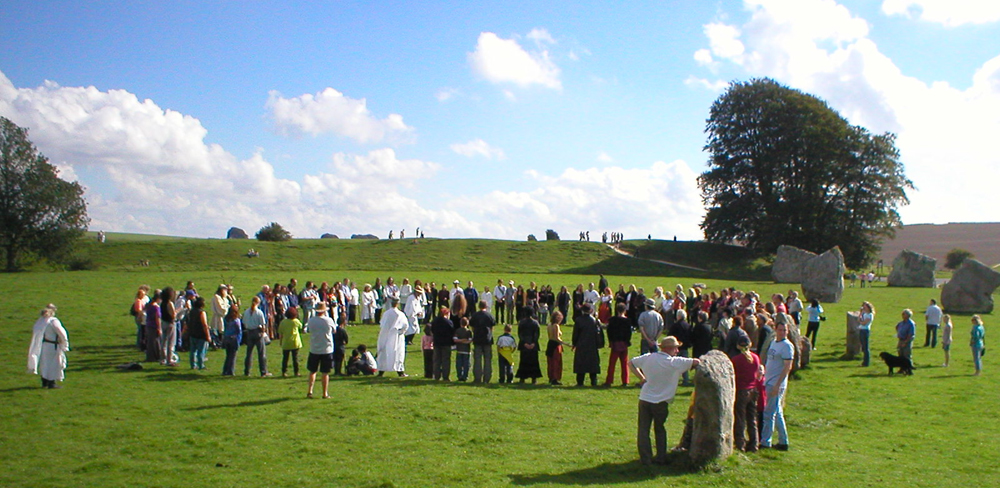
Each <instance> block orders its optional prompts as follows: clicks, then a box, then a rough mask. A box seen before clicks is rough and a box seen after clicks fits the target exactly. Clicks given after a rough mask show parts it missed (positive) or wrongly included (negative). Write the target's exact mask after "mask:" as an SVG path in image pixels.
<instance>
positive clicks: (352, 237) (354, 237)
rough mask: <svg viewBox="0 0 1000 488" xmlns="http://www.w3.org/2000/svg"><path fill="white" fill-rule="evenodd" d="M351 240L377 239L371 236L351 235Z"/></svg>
mask: <svg viewBox="0 0 1000 488" xmlns="http://www.w3.org/2000/svg"><path fill="white" fill-rule="evenodd" d="M351 239H378V237H376V236H373V235H371V234H351Z"/></svg>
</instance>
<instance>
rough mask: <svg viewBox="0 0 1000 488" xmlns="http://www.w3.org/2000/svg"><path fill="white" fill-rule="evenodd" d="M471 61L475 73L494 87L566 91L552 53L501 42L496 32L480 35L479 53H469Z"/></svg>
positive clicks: (506, 40)
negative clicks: (515, 86) (538, 86)
mask: <svg viewBox="0 0 1000 488" xmlns="http://www.w3.org/2000/svg"><path fill="white" fill-rule="evenodd" d="M536 30H537V29H536ZM532 32H533V33H534V32H535V31H532ZM546 34H547V33H546ZM535 36H536V37H539V36H541V34H536V35H535ZM550 37H551V36H550ZM468 58H469V64H470V65H471V66H472V70H473V72H474V73H475V74H476V75H477V76H479V77H480V78H483V79H484V80H487V81H490V82H492V83H499V84H503V83H512V84H514V85H517V86H519V87H522V88H525V87H529V86H533V85H540V86H543V87H545V88H551V89H554V90H561V89H562V82H561V81H560V80H559V74H560V70H559V67H558V66H556V64H555V63H554V62H553V61H552V59H551V57H550V55H549V52H548V51H547V50H544V49H541V48H540V47H539V49H538V50H534V51H531V52H528V51H526V50H525V49H524V48H523V47H521V45H520V44H518V42H517V41H516V40H514V39H501V38H500V37H498V36H497V35H496V34H494V33H492V32H483V33H481V34H480V35H479V40H478V42H477V43H476V50H475V51H474V52H471V53H469V55H468Z"/></svg>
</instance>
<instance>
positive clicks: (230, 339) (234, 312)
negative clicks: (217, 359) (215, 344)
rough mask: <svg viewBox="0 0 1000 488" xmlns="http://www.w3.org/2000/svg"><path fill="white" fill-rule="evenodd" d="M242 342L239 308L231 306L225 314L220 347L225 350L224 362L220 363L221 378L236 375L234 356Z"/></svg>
mask: <svg viewBox="0 0 1000 488" xmlns="http://www.w3.org/2000/svg"><path fill="white" fill-rule="evenodd" d="M242 342H243V321H242V320H240V306H239V305H237V304H235V303H234V304H232V306H230V307H229V312H228V313H226V318H225V329H224V332H223V336H222V346H223V347H224V348H226V361H225V362H224V363H222V376H233V375H235V374H236V355H237V353H239V350H240V343H242Z"/></svg>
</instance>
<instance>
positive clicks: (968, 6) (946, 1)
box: [882, 0, 1000, 27]
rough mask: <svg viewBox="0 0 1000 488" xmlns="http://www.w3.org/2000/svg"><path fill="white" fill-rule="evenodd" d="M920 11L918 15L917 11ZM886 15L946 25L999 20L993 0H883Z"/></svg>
mask: <svg viewBox="0 0 1000 488" xmlns="http://www.w3.org/2000/svg"><path fill="white" fill-rule="evenodd" d="M918 10H919V11H920V13H919V16H918V15H917V11H918ZM882 12H883V13H885V14H886V15H903V16H905V17H906V18H910V19H912V18H914V17H918V18H919V19H920V20H923V21H927V22H936V23H939V24H943V25H945V26H947V27H958V26H961V25H964V24H986V23H990V22H996V21H998V20H1000V2H997V1H995V0H884V1H883V2H882Z"/></svg>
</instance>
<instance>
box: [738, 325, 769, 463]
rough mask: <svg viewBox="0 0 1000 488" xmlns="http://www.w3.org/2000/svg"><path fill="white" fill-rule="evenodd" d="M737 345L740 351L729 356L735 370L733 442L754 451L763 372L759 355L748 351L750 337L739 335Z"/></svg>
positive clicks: (748, 450)
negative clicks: (758, 395) (759, 389)
mask: <svg viewBox="0 0 1000 488" xmlns="http://www.w3.org/2000/svg"><path fill="white" fill-rule="evenodd" d="M737 347H738V348H739V350H740V353H739V354H736V355H735V356H733V357H732V358H730V361H732V362H733V369H734V370H735V371H736V411H735V414H736V422H735V425H734V426H733V427H734V428H733V430H734V431H735V432H734V434H735V436H734V437H735V442H734V444H735V447H736V449H740V450H744V451H747V452H754V451H756V450H757V385H758V383H760V381H761V378H762V376H763V373H762V371H761V366H760V357H758V356H757V355H756V354H754V353H753V352H751V351H750V338H748V337H746V336H741V337H740V339H739V341H738V342H737ZM744 435H745V436H746V437H744Z"/></svg>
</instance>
